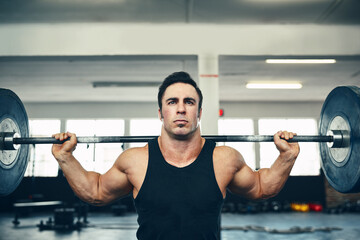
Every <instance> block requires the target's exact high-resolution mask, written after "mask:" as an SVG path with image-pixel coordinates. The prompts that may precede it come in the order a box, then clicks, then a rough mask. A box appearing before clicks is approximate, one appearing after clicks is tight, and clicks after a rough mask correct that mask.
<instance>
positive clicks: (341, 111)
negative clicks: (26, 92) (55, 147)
mask: <svg viewBox="0 0 360 240" xmlns="http://www.w3.org/2000/svg"><path fill="white" fill-rule="evenodd" d="M0 103H1V105H0V181H1V183H2V184H1V185H0V196H5V195H8V194H10V193H11V192H13V191H14V190H15V189H16V187H17V186H18V184H19V183H20V181H21V180H22V178H23V175H24V172H25V169H26V166H27V162H28V156H29V145H30V144H54V143H55V144H59V143H63V142H64V141H59V140H56V139H54V138H50V137H45V138H44V137H29V130H28V117H27V114H26V111H25V108H24V106H23V104H22V102H21V100H20V99H19V97H18V96H17V95H16V94H15V93H14V92H12V91H11V90H8V89H1V88H0ZM359 119H360V90H359V88H358V87H355V86H342V87H337V88H335V89H334V90H332V91H331V92H330V94H329V95H328V96H327V98H326V100H325V102H324V104H323V107H322V110H321V114H320V128H319V134H320V135H316V136H295V137H294V138H293V139H290V140H289V142H319V145H320V153H321V166H322V169H323V171H324V173H325V176H326V178H327V180H328V181H329V183H330V184H331V185H332V186H333V187H334V189H335V190H337V191H339V192H342V193H350V192H359V191H360V161H359V159H358V156H359V151H360V147H359V144H360V141H359V136H360V133H359V131H360V128H359ZM154 137H155V136H108V137H100V136H91V137H77V141H78V143H87V144H89V143H117V142H122V143H125V142H147V141H149V140H150V139H152V138H154ZM203 137H204V138H206V139H210V140H213V141H216V142H272V141H273V136H270V135H212V136H203Z"/></svg>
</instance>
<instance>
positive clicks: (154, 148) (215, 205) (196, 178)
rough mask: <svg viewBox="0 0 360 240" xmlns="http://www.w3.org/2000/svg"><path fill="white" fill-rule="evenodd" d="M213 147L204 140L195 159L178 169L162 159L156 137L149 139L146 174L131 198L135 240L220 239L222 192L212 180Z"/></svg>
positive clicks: (213, 179) (213, 175) (210, 142)
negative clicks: (136, 227) (136, 222)
mask: <svg viewBox="0 0 360 240" xmlns="http://www.w3.org/2000/svg"><path fill="white" fill-rule="evenodd" d="M214 148H215V143H214V142H213V141H210V140H206V141H205V144H204V146H203V148H202V150H201V152H200V154H199V156H198V158H197V159H196V160H195V161H194V162H193V163H191V164H190V165H188V166H186V167H183V168H178V167H175V166H172V165H170V164H169V163H167V162H166V161H165V159H164V157H163V155H162V153H161V151H160V148H159V144H158V141H157V138H156V139H153V140H150V141H149V162H148V168H147V172H146V176H145V179H144V182H143V184H142V186H141V189H140V191H139V194H138V195H137V197H136V199H134V203H135V208H136V211H137V213H138V223H139V229H138V231H137V233H136V236H137V238H138V239H140V240H156V239H158V240H180V239H181V240H182V239H184V240H185V239H186V240H192V239H194V240H195V239H196V240H201V239H219V231H220V212H221V208H222V205H223V195H222V193H221V191H220V188H219V186H218V184H217V182H216V179H215V173H214V167H213V151H214Z"/></svg>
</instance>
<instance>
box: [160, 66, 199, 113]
mask: <svg viewBox="0 0 360 240" xmlns="http://www.w3.org/2000/svg"><path fill="white" fill-rule="evenodd" d="M178 82H181V83H186V84H190V85H191V86H193V87H194V88H195V90H196V92H197V94H198V95H199V111H200V109H201V105H202V101H203V95H202V93H201V90H200V88H199V87H198V85H197V84H196V82H195V81H194V80H193V79H192V78H191V76H190V74H188V73H187V72H183V71H181V72H174V73H172V74H170V75H169V76H167V77H166V78H165V79H164V81H163V82H162V84H161V85H160V87H159V92H158V105H159V108H160V111H161V109H162V102H161V101H162V98H163V96H164V93H165V90H166V89H167V87H169V86H170V85H172V84H174V83H178Z"/></svg>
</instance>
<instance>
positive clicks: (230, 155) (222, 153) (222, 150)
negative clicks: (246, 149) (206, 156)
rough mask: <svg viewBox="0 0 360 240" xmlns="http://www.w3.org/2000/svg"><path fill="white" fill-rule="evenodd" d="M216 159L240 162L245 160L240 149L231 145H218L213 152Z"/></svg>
mask: <svg viewBox="0 0 360 240" xmlns="http://www.w3.org/2000/svg"><path fill="white" fill-rule="evenodd" d="M213 157H214V160H220V161H222V162H227V163H232V164H238V163H239V162H242V161H243V157H242V155H241V153H240V152H239V151H237V150H236V149H235V148H232V147H229V146H216V147H215V149H214V154H213Z"/></svg>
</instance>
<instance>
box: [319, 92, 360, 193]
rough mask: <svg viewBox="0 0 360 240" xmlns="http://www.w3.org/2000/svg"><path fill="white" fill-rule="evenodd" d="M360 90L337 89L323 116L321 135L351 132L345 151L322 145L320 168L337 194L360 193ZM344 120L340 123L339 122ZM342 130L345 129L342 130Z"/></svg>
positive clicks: (321, 116) (330, 96) (325, 105)
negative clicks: (338, 131)
mask: <svg viewBox="0 0 360 240" xmlns="http://www.w3.org/2000/svg"><path fill="white" fill-rule="evenodd" d="M359 119H360V89H359V88H358V87H355V86H342V87H337V88H335V89H334V90H332V91H331V92H330V94H329V95H328V96H327V98H326V100H325V102H324V105H323V107H322V110H321V114H320V129H319V134H320V135H322V136H323V135H326V134H327V132H328V131H329V130H334V129H331V128H333V127H334V126H335V125H339V124H334V123H338V122H340V123H341V122H342V124H340V125H342V126H336V129H335V130H345V131H350V144H348V145H349V146H346V147H345V148H346V149H341V148H338V149H336V148H330V147H329V146H328V144H327V143H320V153H321V167H322V169H323V171H324V174H325V176H326V178H327V180H328V182H329V183H330V185H331V186H332V187H333V188H334V189H335V190H336V191H338V192H342V193H354V192H359V191H360V161H359V160H360V159H359V154H360V142H359V136H360V126H359ZM339 120H341V121H339ZM340 128H342V129H340Z"/></svg>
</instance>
